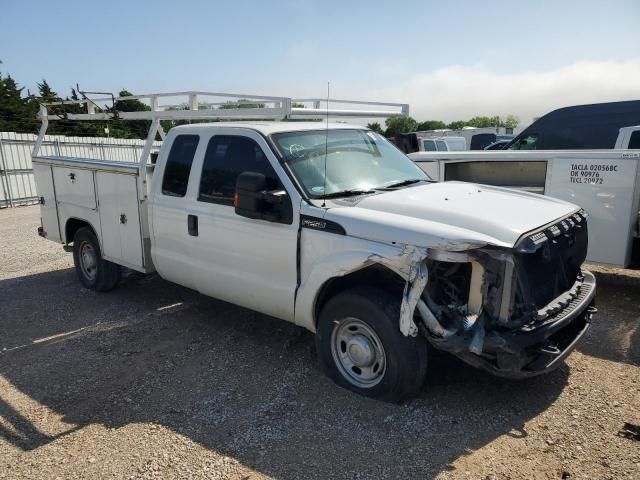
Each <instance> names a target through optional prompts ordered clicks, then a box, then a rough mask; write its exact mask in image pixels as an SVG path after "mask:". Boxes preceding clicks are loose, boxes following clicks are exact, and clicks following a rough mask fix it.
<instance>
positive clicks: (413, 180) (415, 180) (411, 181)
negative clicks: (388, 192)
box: [378, 178, 427, 190]
mask: <svg viewBox="0 0 640 480" xmlns="http://www.w3.org/2000/svg"><path fill="white" fill-rule="evenodd" d="M426 181H427V180H426V179H424V178H410V179H409V180H402V181H401V182H396V183H392V184H390V185H385V186H384V187H378V188H379V189H380V190H384V189H385V188H397V187H404V186H405V185H413V184H414V183H418V182H426Z"/></svg>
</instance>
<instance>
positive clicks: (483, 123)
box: [465, 116, 500, 128]
mask: <svg viewBox="0 0 640 480" xmlns="http://www.w3.org/2000/svg"><path fill="white" fill-rule="evenodd" d="M499 122H500V119H499V118H498V117H487V116H483V117H473V118H472V119H471V120H468V121H467V122H465V124H466V125H465V126H468V127H476V128H487V127H496V126H497V125H498V123H499Z"/></svg>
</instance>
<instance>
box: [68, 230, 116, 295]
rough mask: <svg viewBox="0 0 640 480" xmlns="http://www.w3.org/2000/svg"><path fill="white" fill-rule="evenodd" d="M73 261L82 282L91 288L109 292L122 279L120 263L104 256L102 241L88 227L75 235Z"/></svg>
mask: <svg viewBox="0 0 640 480" xmlns="http://www.w3.org/2000/svg"><path fill="white" fill-rule="evenodd" d="M73 263H74V264H75V267H76V273H77V274H78V279H79V280H80V283H82V285H83V286H84V287H86V288H88V289H90V290H95V291H96V292H108V291H110V290H113V289H114V288H115V287H116V285H118V282H119V281H120V265H116V264H115V263H112V262H109V261H107V260H104V259H103V258H102V253H101V252H100V243H99V242H98V239H97V238H96V236H95V234H94V233H93V231H92V230H91V229H90V228H88V227H83V228H80V229H79V230H78V231H77V232H76V234H75V236H74V237H73Z"/></svg>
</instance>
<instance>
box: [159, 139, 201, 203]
mask: <svg viewBox="0 0 640 480" xmlns="http://www.w3.org/2000/svg"><path fill="white" fill-rule="evenodd" d="M199 141H200V136H199V135H178V136H176V138H175V139H174V140H173V144H172V145H171V150H169V156H168V157H167V162H166V164H165V167H164V177H163V178H162V194H163V195H168V196H170V197H184V196H185V194H186V193H187V186H188V184H189V174H190V173H191V165H192V164H193V157H194V156H195V154H196V149H197V148H198V143H199Z"/></svg>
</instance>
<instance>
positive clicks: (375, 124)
mask: <svg viewBox="0 0 640 480" xmlns="http://www.w3.org/2000/svg"><path fill="white" fill-rule="evenodd" d="M367 128H369V129H371V130H373V131H374V132H378V133H379V134H380V135H384V130H382V127H381V126H380V124H379V123H378V122H373V123H367Z"/></svg>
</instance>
